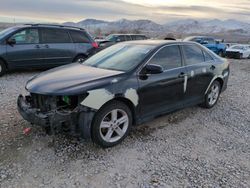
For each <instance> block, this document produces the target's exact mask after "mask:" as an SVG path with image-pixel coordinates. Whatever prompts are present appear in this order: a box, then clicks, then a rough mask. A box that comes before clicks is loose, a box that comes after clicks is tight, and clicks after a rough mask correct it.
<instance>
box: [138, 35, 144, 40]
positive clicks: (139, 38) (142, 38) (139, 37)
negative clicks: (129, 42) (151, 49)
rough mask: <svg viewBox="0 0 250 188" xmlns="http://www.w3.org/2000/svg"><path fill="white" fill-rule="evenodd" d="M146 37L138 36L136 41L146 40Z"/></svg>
mask: <svg viewBox="0 0 250 188" xmlns="http://www.w3.org/2000/svg"><path fill="white" fill-rule="evenodd" d="M145 39H146V37H145V36H142V35H137V36H136V40H145Z"/></svg>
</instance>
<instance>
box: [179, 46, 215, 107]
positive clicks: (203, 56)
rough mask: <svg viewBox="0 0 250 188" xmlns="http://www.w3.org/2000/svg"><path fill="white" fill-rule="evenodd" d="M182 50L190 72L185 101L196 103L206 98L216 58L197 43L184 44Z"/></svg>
mask: <svg viewBox="0 0 250 188" xmlns="http://www.w3.org/2000/svg"><path fill="white" fill-rule="evenodd" d="M182 51H183V56H184V59H185V65H186V69H187V73H188V80H187V86H186V92H185V101H186V102H187V103H194V102H196V101H200V100H202V99H203V98H204V93H205V91H206V89H207V86H208V85H209V83H210V81H211V80H212V78H213V75H214V74H213V72H214V71H215V66H214V65H213V63H214V60H213V58H212V57H211V56H210V55H209V53H208V52H206V51H205V50H203V49H202V48H201V47H199V46H198V45H195V44H190V45H189V44H187V45H182Z"/></svg>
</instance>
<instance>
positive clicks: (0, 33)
mask: <svg viewBox="0 0 250 188" xmlns="http://www.w3.org/2000/svg"><path fill="white" fill-rule="evenodd" d="M15 30H16V29H15V28H8V29H4V30H2V31H0V38H2V37H5V36H6V35H8V34H10V33H11V32H13V31H15Z"/></svg>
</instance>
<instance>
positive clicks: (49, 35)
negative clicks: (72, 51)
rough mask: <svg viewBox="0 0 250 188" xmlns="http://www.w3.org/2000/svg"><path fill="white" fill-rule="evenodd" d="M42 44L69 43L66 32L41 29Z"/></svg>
mask: <svg viewBox="0 0 250 188" xmlns="http://www.w3.org/2000/svg"><path fill="white" fill-rule="evenodd" d="M42 42H43V43H71V39H70V37H69V34H68V32H67V31H66V30H63V29H42Z"/></svg>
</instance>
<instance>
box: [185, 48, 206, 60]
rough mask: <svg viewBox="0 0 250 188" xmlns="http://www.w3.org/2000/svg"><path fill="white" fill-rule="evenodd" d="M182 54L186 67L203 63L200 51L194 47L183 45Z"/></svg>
mask: <svg viewBox="0 0 250 188" xmlns="http://www.w3.org/2000/svg"><path fill="white" fill-rule="evenodd" d="M183 53H184V57H185V59H186V65H194V64H197V63H202V62H204V56H203V52H202V50H201V49H200V48H199V47H198V46H195V45H183Z"/></svg>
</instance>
